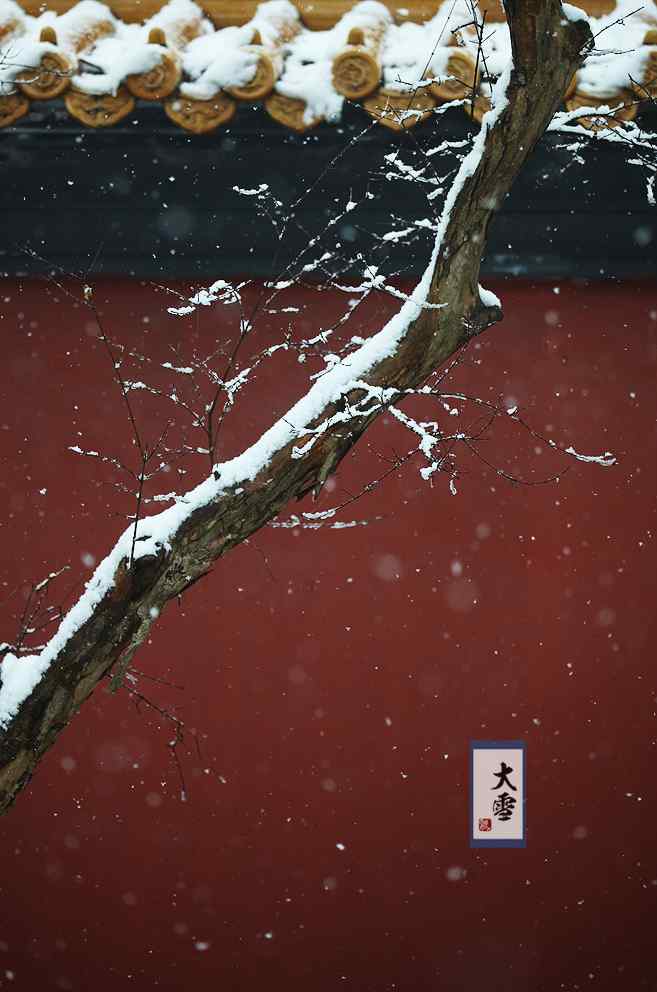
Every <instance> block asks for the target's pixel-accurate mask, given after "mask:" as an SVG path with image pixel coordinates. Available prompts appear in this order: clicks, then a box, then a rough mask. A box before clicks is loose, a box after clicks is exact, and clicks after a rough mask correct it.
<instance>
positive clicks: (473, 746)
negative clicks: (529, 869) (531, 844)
mask: <svg viewBox="0 0 657 992" xmlns="http://www.w3.org/2000/svg"><path fill="white" fill-rule="evenodd" d="M498 747H500V748H516V750H522V813H523V816H522V837H521V838H519V839H518V840H515V839H514V840H509V839H504V840H492V839H491V840H483V839H482V838H480V837H474V836H473V813H474V753H475V750H477V751H485V750H489V751H491V750H493V748H498ZM469 792H470V795H469V799H470V801H469V803H468V835H469V837H470V847H527V745H526V743H525V741H474V740H473V741H470V790H469Z"/></svg>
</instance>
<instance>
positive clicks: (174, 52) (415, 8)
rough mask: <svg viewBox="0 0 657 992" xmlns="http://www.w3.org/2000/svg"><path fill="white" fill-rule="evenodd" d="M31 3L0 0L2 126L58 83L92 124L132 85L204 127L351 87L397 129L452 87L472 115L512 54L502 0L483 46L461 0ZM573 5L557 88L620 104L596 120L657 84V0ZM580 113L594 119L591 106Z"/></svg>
mask: <svg viewBox="0 0 657 992" xmlns="http://www.w3.org/2000/svg"><path fill="white" fill-rule="evenodd" d="M30 4H31V0H25V2H24V3H22V4H18V3H16V2H15V0H0V127H7V126H9V125H11V124H13V123H15V122H16V121H17V120H19V119H20V118H22V117H24V116H25V115H27V114H28V113H29V111H30V108H31V107H32V105H33V104H34V103H42V102H43V101H48V100H54V99H55V98H59V97H61V98H63V100H64V103H65V106H66V109H67V110H68V112H69V114H70V115H71V116H73V117H74V118H76V119H77V120H79V121H80V122H82V123H83V124H85V125H87V126H90V127H107V126H110V125H112V124H115V123H117V122H118V121H120V120H122V119H123V118H124V117H126V116H127V115H129V114H131V113H132V112H133V110H134V109H135V105H136V102H137V101H151V102H152V101H157V102H160V103H161V104H162V105H163V108H164V111H165V112H166V114H167V116H168V117H169V118H170V119H171V120H173V121H175V123H177V124H178V125H179V126H180V127H182V128H185V129H186V130H187V131H190V132H192V133H195V134H201V133H205V132H209V131H213V130H215V129H216V128H219V127H221V126H222V125H223V124H226V123H227V122H228V121H230V120H231V119H232V118H233V117H234V116H235V114H236V112H238V108H239V106H240V105H241V104H244V103H247V104H249V103H251V104H252V103H256V102H263V103H264V106H265V109H266V110H267V112H268V113H269V115H270V116H271V117H272V118H274V119H275V120H277V121H279V122H280V123H281V124H282V125H284V126H285V127H287V128H289V129H292V130H295V131H306V130H309V129H310V128H312V127H315V126H316V125H317V124H319V123H321V122H322V121H328V122H336V121H338V120H339V119H340V117H341V114H342V110H343V107H344V104H345V101H351V102H362V104H363V106H364V108H365V110H366V112H367V113H369V114H370V115H371V116H372V117H373V118H374V119H375V120H377V121H379V122H380V123H381V124H384V125H385V126H387V127H389V128H391V129H392V130H402V129H404V128H408V127H412V126H414V125H416V124H417V123H419V122H420V121H423V120H426V119H428V118H431V117H432V116H433V114H434V113H435V112H436V110H437V108H438V107H440V106H441V105H443V106H444V104H446V103H447V102H450V101H456V102H457V105H461V106H462V107H463V109H464V110H465V111H466V112H467V113H469V114H470V115H471V116H473V117H474V118H476V119H480V118H481V116H482V114H483V113H484V112H485V110H486V108H487V107H488V105H489V100H488V97H489V94H490V90H491V85H492V82H493V81H494V80H495V79H496V78H497V77H498V76H499V75H500V73H501V72H502V71H503V69H504V66H505V65H506V64H507V63H508V61H509V60H510V57H511V47H510V39H509V33H508V29H507V27H506V24H505V23H504V20H503V10H502V7H501V5H500V3H499V2H498V0H480V12H481V14H484V15H485V22H486V31H485V32H484V43H483V49H482V52H481V53H480V57H479V58H477V51H478V48H479V46H480V41H479V37H478V34H477V30H476V28H475V27H474V25H473V24H472V15H471V12H470V5H469V4H468V3H467V2H466V0H434V2H433V3H430V2H429V0H415V2H414V3H413V4H409V5H408V7H402V6H400V4H399V3H398V2H397V0H394V2H393V0H390V2H389V3H388V4H383V3H380V2H378V0H361V2H359V3H348V2H346V0H322V2H321V3H315V4H312V5H310V4H308V3H307V2H306V0H297V2H296V3H295V4H293V3H291V2H289V0H266V2H264V3H261V4H259V5H257V6H256V4H254V3H252V2H243V3H240V2H239V0H235V2H233V3H231V4H226V3H225V2H224V3H223V4H222V11H223V16H224V20H225V12H226V10H227V9H228V10H230V11H231V18H232V20H233V21H234V22H240V21H241V23H232V24H229V25H228V26H220V27H217V26H216V24H215V23H214V21H213V20H212V19H211V17H209V16H208V14H210V15H213V14H214V13H215V6H216V4H215V2H214V0H206V2H205V3H203V4H202V5H198V4H196V3H195V2H194V0H169V2H168V3H166V4H164V5H162V4H158V3H154V2H150V3H149V2H148V0H147V2H146V3H144V4H143V5H142V9H144V8H147V7H150V9H151V10H152V16H151V17H150V18H149V19H147V20H145V22H143V23H134V22H130V23H128V22H127V21H126V20H123V19H121V18H120V17H118V16H117V15H116V14H115V13H113V12H112V8H114V9H115V10H116V11H117V12H118V11H120V9H121V3H116V4H112V5H111V6H108V5H107V4H104V3H99V2H97V0H79V2H77V3H74V4H72V5H71V4H70V3H67V0H53V2H52V3H50V4H47V5H46V6H48V7H49V8H52V9H48V10H46V11H45V12H44V13H41V14H39V15H36V16H32V15H31V14H30V13H28V12H27V10H29V9H30ZM580 6H581V7H582V8H586V12H587V13H588V14H590V15H591V17H590V20H591V27H592V30H593V34H594V35H595V36H596V51H595V53H594V54H593V55H591V56H590V57H589V58H588V59H587V60H586V62H585V64H584V65H583V66H582V69H581V70H580V72H579V73H578V74H577V77H576V78H575V79H574V80H573V83H572V85H571V87H570V89H569V91H568V93H567V94H565V101H564V102H565V104H566V106H567V107H568V108H569V109H575V108H580V107H587V108H588V107H592V108H596V107H602V106H605V107H607V108H609V109H611V110H612V111H614V115H613V118H612V119H611V120H610V118H606V119H605V121H604V122H602V123H606V125H607V126H608V125H609V124H610V123H611V124H618V123H619V122H621V121H622V120H623V119H627V118H631V117H633V116H634V115H635V114H636V112H637V109H638V108H639V107H640V105H641V101H642V100H645V98H646V97H647V96H648V95H654V94H655V92H656V91H657V5H656V4H655V2H654V0H645V2H644V4H643V6H642V7H641V9H640V10H638V11H637V9H636V5H635V4H633V3H630V2H629V0H620V2H615V0H583V2H582V3H580ZM314 7H316V8H318V10H319V14H317V18H318V19H319V23H320V24H322V25H326V24H329V25H330V26H328V27H325V28H324V29H321V30H320V29H316V28H315V24H316V23H317V18H316V19H315V20H314V21H313V16H310V14H309V11H310V10H311V8H314ZM64 8H68V9H66V10H65V12H63V13H59V14H58V13H57V9H60V10H61V9H64ZM569 10H570V12H571V13H572V14H576V13H577V11H576V10H575V8H573V7H571V8H569ZM331 11H332V12H333V21H334V23H332V24H331V16H330V15H331ZM240 13H241V15H242V16H240ZM410 13H414V14H415V20H409V19H408V15H409V14H410ZM569 16H570V15H569ZM215 20H216V17H215ZM584 123H586V124H588V125H589V126H592V127H596V126H600V124H601V122H600V119H599V118H595V116H594V115H592V116H591V117H590V118H588V119H585V120H584Z"/></svg>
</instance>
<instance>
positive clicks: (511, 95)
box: [0, 0, 591, 811]
mask: <svg viewBox="0 0 657 992" xmlns="http://www.w3.org/2000/svg"><path fill="white" fill-rule="evenodd" d="M505 7H506V11H507V17H508V23H509V28H510V32H511V40H512V62H511V63H510V64H509V65H508V67H507V69H506V71H505V72H504V73H503V74H502V75H501V76H500V77H499V79H498V81H497V83H496V84H495V86H494V88H493V92H492V94H491V102H492V106H491V109H490V110H489V111H488V112H487V113H486V114H485V116H484V118H483V122H482V127H481V130H480V132H479V134H478V135H477V137H476V139H475V141H474V143H473V146H472V149H471V151H470V152H469V153H468V154H467V156H466V157H465V158H464V159H463V161H462V163H461V166H460V168H459V171H458V173H457V175H456V178H455V179H454V181H453V183H452V186H451V188H450V190H449V192H448V194H447V196H446V199H445V203H444V207H443V210H442V214H441V218H440V222H439V225H438V230H437V233H436V238H435V245H434V249H433V252H432V255H431V258H430V260H429V262H428V265H427V268H426V270H425V273H424V275H423V277H422V278H421V280H420V282H419V283H418V285H417V286H416V288H415V290H414V291H413V292H412V293H411V294H410V296H409V297H408V298H407V299H405V300H404V302H403V304H402V306H401V308H400V310H399V312H398V313H397V314H396V315H395V316H394V317H393V318H392V319H391V320H389V321H388V322H387V323H386V325H385V326H384V327H382V328H381V329H380V330H379V331H378V333H376V334H374V335H373V336H372V337H370V338H368V339H367V340H366V341H365V342H364V343H362V344H360V346H359V347H358V348H357V349H356V350H355V351H351V352H350V353H349V354H348V355H346V356H345V357H343V358H342V359H341V360H340V361H337V362H335V363H334V364H332V366H331V367H330V368H328V370H327V371H326V372H325V373H324V374H323V375H321V376H320V377H318V378H317V379H316V381H315V382H314V384H313V386H312V387H311V388H310V389H309V391H308V392H307V393H306V394H305V395H304V396H303V397H302V398H301V399H300V400H299V401H298V402H297V403H296V404H295V405H294V406H293V407H292V408H291V409H290V410H288V412H287V413H286V414H285V416H283V417H281V418H280V419H279V420H278V421H277V422H276V423H274V424H273V425H272V426H271V427H270V428H269V430H267V431H266V432H265V433H264V434H263V435H262V436H261V437H260V438H258V439H257V440H256V441H255V442H254V443H253V444H252V445H251V446H250V447H249V448H248V449H247V450H245V451H244V452H243V453H242V454H241V455H240V456H238V457H236V458H234V459H233V460H232V461H228V462H224V463H219V464H215V465H214V467H213V470H212V473H211V474H210V476H209V477H208V478H207V479H206V480H205V481H204V482H202V483H201V484H200V485H199V486H197V487H196V488H195V489H193V490H191V491H190V492H188V493H187V494H185V495H184V496H183V497H177V498H176V500H175V502H174V505H173V506H171V507H170V508H169V509H167V510H165V511H163V512H162V513H159V514H156V515H154V516H150V517H143V516H142V517H141V518H140V517H139V515H138V517H137V520H136V522H135V523H134V524H132V525H131V526H130V527H128V528H127V530H126V531H125V533H124V534H123V536H122V537H121V538H120V539H119V541H118V542H117V544H116V546H115V547H114V548H113V549H112V551H111V552H110V553H109V555H108V556H107V557H106V558H105V560H104V561H103V562H102V563H101V564H100V565H99V567H98V568H97V570H96V572H95V574H94V576H93V578H92V580H91V581H90V582H89V584H88V586H87V588H86V591H85V592H84V594H83V595H82V597H81V598H80V600H79V601H78V602H77V604H76V605H75V606H74V607H73V608H72V609H71V610H70V611H69V612H68V613H67V614H66V615H65V616H64V617H63V619H62V621H61V624H60V626H59V629H58V630H57V632H56V634H55V635H54V637H53V638H52V639H51V640H50V641H49V642H48V643H47V644H45V646H44V647H43V648H42V649H41V651H40V652H39V653H38V654H34V655H31V656H27V657H26V656H19V655H18V654H16V653H14V652H8V653H6V655H5V659H4V662H3V664H2V669H1V676H2V685H1V687H0V726H1V727H2V734H1V737H0V811H5V810H7V809H8V808H9V806H10V805H11V804H12V803H13V801H14V799H15V797H16V795H17V794H18V793H19V791H20V790H21V788H23V786H24V785H25V784H26V783H27V782H28V781H29V779H30V777H31V775H32V773H33V771H34V769H35V768H36V766H37V764H38V762H39V760H40V758H41V757H42V755H43V754H44V752H45V751H46V750H47V748H48V747H49V746H50V745H51V744H52V743H53V742H54V740H55V739H56V738H57V736H58V734H59V733H60V732H61V730H63V729H64V728H65V727H66V726H67V724H68V723H69V722H70V720H71V719H72V717H73V716H74V714H75V713H76V711H77V710H78V709H79V707H80V706H81V705H82V703H83V702H84V701H85V699H86V698H87V697H88V696H89V694H90V693H91V692H92V691H93V690H94V688H95V687H96V686H97V685H98V683H99V682H100V680H101V679H103V678H104V677H105V676H106V675H107V674H108V673H110V672H112V673H113V674H114V675H116V676H117V677H118V678H119V679H120V675H121V672H124V671H125V670H126V668H127V666H128V665H129V664H130V661H131V659H132V658H133V656H134V654H135V652H136V651H137V650H138V648H139V646H140V645H141V644H142V643H143V641H144V639H145V638H146V636H147V634H148V631H149V629H150V627H151V625H152V624H153V623H154V622H155V620H156V619H157V617H158V616H159V615H160V613H161V611H162V610H163V608H164V607H165V606H166V604H167V602H169V601H170V600H172V599H174V598H176V597H179V596H181V595H182V594H183V593H184V591H185V590H186V589H187V588H188V587H189V586H190V585H192V584H193V583H194V582H196V581H197V580H198V579H200V578H201V577H203V576H204V575H205V574H207V572H208V571H209V570H210V569H211V568H212V566H213V564H214V563H215V562H216V561H217V560H218V559H219V558H221V557H222V556H224V555H225V554H226V553H227V552H229V551H230V550H231V549H232V548H234V547H235V546H237V545H239V544H240V543H241V542H243V541H244V540H246V539H247V538H248V537H249V536H250V535H252V534H253V533H254V532H256V531H257V530H258V529H260V528H261V527H263V526H264V525H266V524H267V523H268V522H269V521H271V520H272V519H273V518H274V517H275V516H276V515H277V514H278V513H279V512H280V511H281V509H282V508H283V507H284V506H285V505H286V504H287V503H289V502H290V501H291V500H293V499H299V498H300V497H302V496H303V495H304V494H307V493H309V492H311V491H313V492H318V491H319V490H321V488H322V486H323V485H324V483H325V482H326V480H327V478H328V477H329V475H330V474H331V473H333V472H335V470H336V469H337V467H338V465H339V464H340V462H341V461H342V459H343V458H344V457H345V455H346V454H347V453H348V452H349V451H350V450H351V449H352V448H353V446H354V445H355V444H356V442H357V441H358V440H359V438H360V437H361V436H362V435H363V433H364V432H365V431H366V430H367V428H368V427H369V425H370V424H372V422H373V421H374V420H375V419H376V418H377V417H378V416H379V415H380V414H381V413H382V412H383V411H385V410H386V409H388V407H389V406H390V404H391V403H392V402H394V401H395V400H396V399H398V398H399V396H400V395H402V394H403V393H404V392H405V391H407V390H412V389H416V388H418V387H421V386H422V384H423V383H425V382H426V380H427V378H428V377H429V376H430V374H431V373H432V372H434V371H435V370H436V369H437V368H438V367H439V366H440V365H441V363H443V362H444V361H445V360H446V359H448V358H449V357H450V356H451V355H453V354H454V353H455V352H457V351H458V350H459V349H461V348H462V347H463V346H464V345H465V344H466V343H467V342H468V341H469V340H470V339H472V338H473V337H475V336H476V335H478V334H480V333H482V332H483V331H485V330H486V329H487V328H488V327H490V326H491V325H492V324H494V323H496V322H497V321H499V320H501V318H502V309H501V305H500V303H499V301H498V300H497V299H496V297H494V295H493V294H492V293H490V292H488V291H486V290H483V289H482V288H481V287H480V285H479V269H480V262H481V257H482V254H483V252H484V250H485V246H486V238H487V232H488V226H489V224H490V222H491V220H492V219H493V217H494V215H495V212H496V210H497V209H498V208H499V207H500V205H501V203H502V201H503V199H504V197H505V196H506V194H507V193H508V191H509V189H510V188H511V186H512V184H513V182H514V180H515V178H516V176H517V175H518V172H519V170H520V169H521V167H522V165H523V163H524V162H525V160H526V159H527V157H528V155H529V154H530V153H531V151H532V149H533V147H534V146H535V144H536V142H537V141H538V140H539V138H540V137H541V136H542V135H543V134H544V132H545V131H546V129H547V128H548V127H549V126H550V123H551V121H552V120H553V117H554V114H555V111H556V110H557V107H558V106H559V105H560V103H561V101H562V98H563V94H564V92H565V91H566V89H567V87H568V85H569V83H570V81H571V79H572V77H573V74H574V72H575V71H576V69H577V67H578V66H579V65H580V63H581V62H582V60H583V58H584V57H585V56H586V54H587V51H588V49H589V46H590V44H591V32H590V29H589V26H588V22H587V20H586V18H585V17H584V16H583V15H582V14H581V12H580V11H579V10H578V9H576V8H574V7H571V6H570V5H567V4H563V5H562V4H561V3H560V2H559V0H505ZM87 303H88V305H89V306H90V307H91V308H92V309H93V307H94V303H93V299H92V298H91V297H90V298H89V300H88V301H87ZM133 387H134V384H130V383H126V382H125V381H124V380H121V388H122V391H123V392H124V394H125V396H126V397H127V396H128V395H129V392H130V389H131V388H133ZM234 388H235V389H236V388H238V386H237V385H236V386H235V387H234ZM416 427H419V425H417V424H416V425H415V426H414V427H413V428H412V429H414V430H415V428H416ZM423 430H424V429H423V428H422V430H420V436H421V441H422V443H423V444H425V445H426V444H428V443H429V442H428V441H427V438H426V436H425V434H426V432H425V433H422V431H423ZM416 433H417V431H416ZM147 464H148V458H146V453H145V454H144V458H143V465H142V470H141V471H142V477H141V478H142V479H143V473H144V472H145V471H146V467H147ZM140 492H141V490H140Z"/></svg>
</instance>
